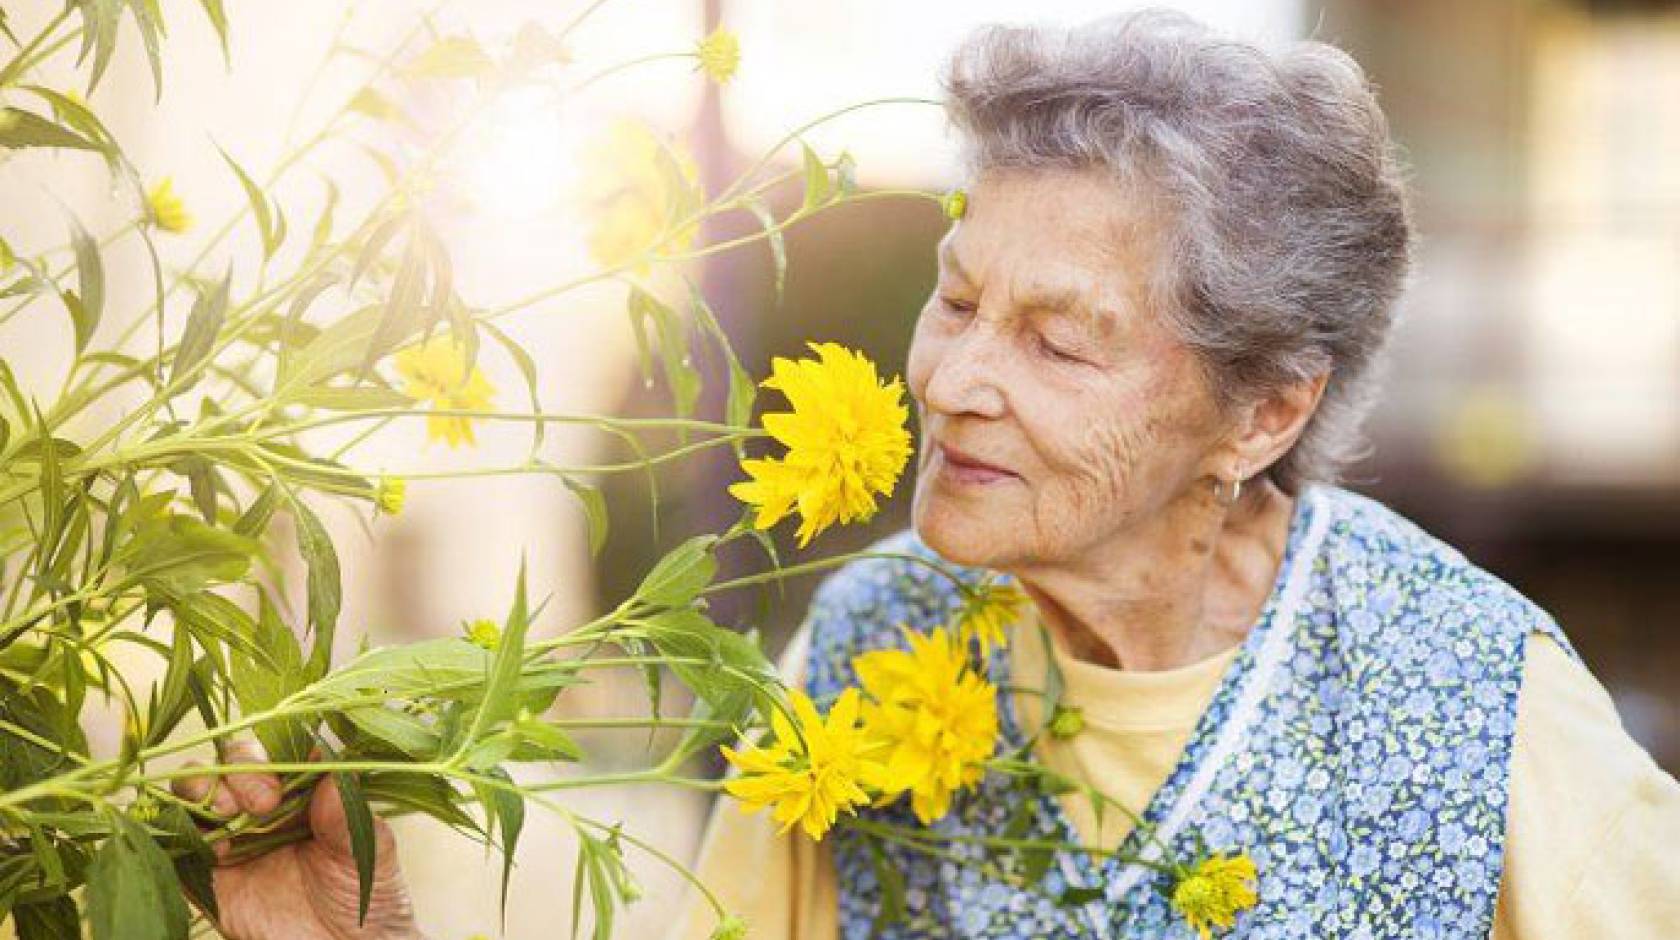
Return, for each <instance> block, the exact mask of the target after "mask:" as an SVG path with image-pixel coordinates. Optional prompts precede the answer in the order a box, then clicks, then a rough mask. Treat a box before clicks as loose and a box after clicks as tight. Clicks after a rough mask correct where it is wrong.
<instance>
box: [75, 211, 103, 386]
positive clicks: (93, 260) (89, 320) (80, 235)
mask: <svg viewBox="0 0 1680 940" xmlns="http://www.w3.org/2000/svg"><path fill="white" fill-rule="evenodd" d="M70 241H71V244H72V245H74V246H75V249H76V277H77V281H78V282H79V283H80V284H81V292H80V293H79V294H78V295H77V299H78V301H79V302H78V304H77V305H76V307H75V308H72V310H71V312H70V313H71V318H72V320H73V321H74V323H75V327H76V353H77V354H78V355H80V354H81V352H82V350H84V349H86V348H87V344H88V340H89V339H91V338H92V337H93V331H94V330H96V329H98V328H99V318H100V316H101V315H102V314H103V313H104V312H105V265H104V262H103V261H102V260H101V259H100V257H99V244H98V243H97V242H95V241H94V240H93V236H92V235H89V234H88V232H87V229H85V228H83V227H82V223H81V222H80V221H74V222H73V226H72V229H71V234H70Z"/></svg>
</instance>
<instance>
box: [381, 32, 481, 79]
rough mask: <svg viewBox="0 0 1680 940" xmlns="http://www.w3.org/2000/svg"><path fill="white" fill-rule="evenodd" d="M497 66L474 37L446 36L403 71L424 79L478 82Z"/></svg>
mask: <svg viewBox="0 0 1680 940" xmlns="http://www.w3.org/2000/svg"><path fill="white" fill-rule="evenodd" d="M494 68H495V63H494V62H492V61H491V59H490V56H489V55H488V54H486V53H485V51H484V47H482V46H480V45H479V44H478V40H476V39H473V38H472V37H471V36H447V37H444V38H443V39H439V40H438V41H437V42H436V43H435V44H433V45H432V47H431V48H429V49H427V50H426V51H425V52H422V53H421V54H420V55H419V56H417V57H415V59H414V61H413V62H410V63H409V64H408V66H407V67H406V68H404V69H403V71H404V72H405V73H406V74H409V75H413V76H416V77H421V78H477V77H479V76H482V75H487V74H489V73H490V72H491V70H493V69H494Z"/></svg>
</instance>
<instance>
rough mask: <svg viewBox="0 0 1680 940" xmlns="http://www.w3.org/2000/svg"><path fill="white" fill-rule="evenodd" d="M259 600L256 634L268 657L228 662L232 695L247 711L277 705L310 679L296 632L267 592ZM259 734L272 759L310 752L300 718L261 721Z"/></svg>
mask: <svg viewBox="0 0 1680 940" xmlns="http://www.w3.org/2000/svg"><path fill="white" fill-rule="evenodd" d="M260 603H261V610H260V612H259V613H258V616H257V621H256V634H255V636H254V637H253V639H254V640H255V641H256V643H257V645H258V647H260V648H261V649H262V650H263V651H264V652H266V653H267V654H268V658H269V661H268V662H266V663H259V662H257V661H254V660H252V659H250V658H248V657H244V656H233V657H230V661H229V663H228V678H229V680H230V681H231V682H232V685H233V691H234V695H235V696H237V697H238V699H239V708H240V711H241V712H243V713H245V714H247V715H251V714H255V713H257V712H260V711H265V710H267V709H270V708H273V707H274V706H275V705H278V704H280V702H281V701H282V700H283V699H285V698H286V697H287V696H288V695H291V694H292V693H293V692H296V691H298V690H299V689H301V688H303V687H304V685H305V684H306V683H305V681H304V675H303V653H302V651H301V650H300V649H299V648H298V641H297V636H296V635H294V634H293V633H292V630H291V628H290V627H288V626H286V625H285V624H284V623H282V622H281V621H280V615H279V612H278V611H276V610H275V609H274V605H273V604H272V603H270V602H269V599H268V594H267V592H263V593H262V595H261V602H260ZM256 734H257V739H258V740H259V741H261V742H262V744H263V748H264V749H266V750H267V751H268V756H269V758H270V759H271V760H273V761H276V762H278V763H294V762H297V761H301V760H304V759H306V758H307V757H308V756H309V748H310V744H311V739H310V736H309V730H308V729H307V728H305V727H304V725H303V723H302V722H301V721H299V720H298V719H295V718H281V719H276V720H271V721H265V722H262V723H261V724H259V725H257V727H256Z"/></svg>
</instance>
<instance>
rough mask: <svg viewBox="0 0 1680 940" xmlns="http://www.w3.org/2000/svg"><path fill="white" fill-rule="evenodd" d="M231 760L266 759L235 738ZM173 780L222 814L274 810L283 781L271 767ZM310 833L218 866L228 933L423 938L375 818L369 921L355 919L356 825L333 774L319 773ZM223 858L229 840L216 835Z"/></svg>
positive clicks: (253, 939) (269, 939) (383, 827)
mask: <svg viewBox="0 0 1680 940" xmlns="http://www.w3.org/2000/svg"><path fill="white" fill-rule="evenodd" d="M224 760H225V761H226V762H227V763H230V764H244V763H254V762H263V761H265V760H266V758H265V757H264V756H263V753H262V746H261V745H260V744H257V743H256V742H254V741H242V742H238V743H235V744H233V745H230V746H229V747H228V750H227V752H226V754H225V755H224ZM216 779H217V778H213V777H210V776H199V777H186V778H181V779H179V780H176V781H175V783H174V785H173V789H174V791H175V793H176V794H177V795H179V796H181V797H184V798H186V799H189V800H195V801H197V800H203V799H205V797H206V795H210V799H211V803H210V805H211V806H212V807H213V808H214V809H215V811H216V812H217V813H220V814H222V815H226V816H233V815H236V814H238V813H241V812H247V813H252V814H259V815H260V814H262V813H268V812H271V811H273V810H274V808H275V807H276V806H278V805H279V802H280V780H279V778H278V777H276V776H275V775H273V774H257V773H246V774H230V775H227V776H224V777H221V778H219V779H220V780H221V781H222V782H221V783H220V784H217V783H216ZM308 824H309V828H310V838H307V839H304V840H303V841H300V842H294V843H291V844H290V845H286V846H282V847H280V848H278V849H275V850H273V851H271V852H268V853H266V854H264V855H261V856H258V857H257V858H253V859H251V860H249V861H245V862H242V863H239V864H226V863H225V862H224V863H221V864H218V865H217V866H216V868H215V869H214V879H215V888H216V905H217V907H218V908H220V911H221V921H220V922H219V923H218V925H217V926H218V928H219V929H220V931H221V933H222V935H223V936H226V937H228V938H230V940H423V937H424V935H423V934H422V933H421V932H420V930H419V928H417V927H416V926H415V923H414V915H413V910H412V907H411V905H410V903H409V897H408V889H407V887H406V886H405V885H404V884H403V878H402V871H401V870H400V868H399V866H398V863H397V844H396V839H395V838H394V837H393V836H392V834H391V827H390V826H389V825H388V824H387V823H386V822H385V821H384V820H382V819H379V818H377V817H375V819H374V846H375V864H374V881H373V884H374V887H373V894H372V897H371V899H370V901H369V904H368V914H367V919H366V921H364V922H363V923H362V925H361V926H359V927H358V926H357V923H356V897H357V895H356V884H357V883H356V863H355V859H354V858H353V857H352V856H351V854H350V830H349V828H348V826H346V824H345V821H344V804H343V802H342V801H340V799H339V796H338V788H337V786H336V785H334V783H333V781H332V778H331V777H322V778H321V780H320V782H319V783H317V784H316V785H315V789H314V792H313V793H312V794H311V795H310V801H309V815H308ZM215 848H216V850H217V851H216V855H217V858H218V859H222V858H224V857H225V856H226V854H227V852H226V850H227V843H226V842H217V843H215Z"/></svg>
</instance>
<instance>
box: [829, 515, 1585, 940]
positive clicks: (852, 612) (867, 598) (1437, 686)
mask: <svg viewBox="0 0 1680 940" xmlns="http://www.w3.org/2000/svg"><path fill="white" fill-rule="evenodd" d="M876 549H877V550H879V551H883V552H896V553H912V554H917V555H920V556H923V557H928V558H935V557H936V556H935V555H934V554H933V553H932V551H931V550H930V549H928V548H927V547H926V546H925V545H923V544H922V543H921V542H920V540H919V539H917V538H916V537H915V535H914V533H912V532H909V531H905V532H900V533H898V534H896V535H893V536H891V537H889V538H887V539H885V540H883V541H882V542H881V543H879V544H878V545H877V546H876ZM957 570H958V571H959V573H960V574H961V575H962V576H963V577H964V578H965V580H966V579H970V578H972V579H974V580H975V581H978V580H979V579H980V578H981V577H983V576H985V575H986V574H987V572H985V571H983V570H980V569H974V568H958V569H957ZM959 605H960V597H959V595H958V593H957V591H956V589H955V588H954V587H953V586H952V585H951V584H950V583H949V581H947V580H946V579H945V577H944V576H943V575H941V574H939V573H937V572H935V571H933V570H932V569H931V568H929V567H928V566H926V565H920V564H917V563H914V562H911V561H908V560H904V559H882V558H869V559H862V560H859V561H855V562H852V563H851V564H848V565H847V566H845V567H844V568H842V569H841V570H840V571H838V572H836V573H835V574H833V575H831V576H830V577H829V578H828V579H827V580H826V581H825V582H824V583H823V584H822V585H821V586H820V587H819V589H818V591H817V594H816V596H815V598H814V600H813V602H812V607H811V611H810V615H809V616H810V618H811V620H812V623H811V628H812V629H811V634H812V642H811V648H810V653H809V660H808V662H807V666H806V689H807V690H808V691H809V692H810V693H811V694H812V695H813V697H816V698H818V699H823V698H825V697H827V698H831V697H833V696H835V695H837V694H839V692H840V691H841V690H842V689H844V688H846V687H847V686H849V685H853V684H856V681H857V679H856V677H855V676H854V675H852V673H851V666H850V663H851V660H852V658H853V657H854V656H856V655H858V654H859V653H862V652H865V651H867V650H871V649H882V648H887V647H895V646H900V645H901V644H902V643H903V639H902V637H901V635H900V633H899V631H898V625H899V624H901V623H903V624H908V625H909V626H910V627H911V628H912V629H915V630H922V631H926V630H931V629H933V628H934V627H936V626H939V625H941V624H943V623H946V622H948V621H949V620H950V619H951V617H952V616H953V615H954V614H955V612H956V611H957V609H958V607H959ZM1534 631H1542V632H1544V633H1547V634H1549V635H1551V636H1552V637H1553V638H1554V639H1556V640H1557V641H1558V642H1559V643H1560V644H1562V645H1563V647H1564V649H1565V650H1567V651H1569V652H1570V654H1571V655H1574V652H1573V649H1572V648H1571V647H1570V646H1569V644H1568V642H1567V640H1566V639H1565V638H1564V636H1563V634H1562V632H1561V630H1560V629H1559V628H1558V626H1557V624H1556V623H1555V622H1554V621H1553V619H1552V618H1551V617H1550V616H1549V615H1548V614H1547V613H1546V612H1545V611H1544V610H1542V609H1541V608H1539V607H1538V606H1537V605H1535V604H1534V603H1533V602H1531V601H1529V600H1528V599H1526V598H1524V597H1523V596H1522V595H1521V594H1519V593H1518V592H1517V591H1516V590H1515V589H1513V588H1512V587H1510V586H1509V585H1507V584H1505V583H1504V582H1503V581H1501V580H1499V579H1498V578H1497V577H1495V576H1493V575H1492V574H1490V573H1488V572H1486V571H1484V570H1482V569H1480V568H1478V567H1476V566H1475V565H1474V564H1472V563H1471V562H1469V561H1468V560H1467V559H1466V558H1465V557H1464V556H1463V555H1462V554H1461V553H1460V552H1458V551H1457V550H1456V549H1453V548H1452V547H1451V546H1448V545H1446V544H1445V543H1443V542H1441V541H1440V540H1438V539H1436V538H1435V537H1433V536H1431V535H1429V534H1428V533H1427V532H1425V531H1423V530H1422V529H1421V528H1419V527H1418V526H1416V525H1415V524H1414V523H1412V522H1411V521H1410V520H1407V519H1406V518H1404V517H1403V516H1400V515H1399V514H1397V513H1395V512H1393V511H1392V510H1390V509H1388V508H1387V507H1385V506H1383V505H1382V504H1380V503H1377V502H1376V501H1374V500H1371V499H1369V498H1367V497H1364V496H1361V495H1358V494H1356V493H1353V492H1351V491H1349V490H1345V489H1342V488H1340V487H1336V486H1330V485H1325V484H1314V485H1310V486H1308V487H1307V488H1305V489H1303V490H1302V492H1301V495H1300V497H1299V498H1298V499H1297V501H1296V507H1295V513H1294V517H1293V518H1292V519H1291V521H1290V531H1289V537H1288V542H1287V544H1286V548H1285V553H1284V558H1283V562H1282V564H1281V565H1280V567H1279V571H1278V574H1277V579H1276V582H1275V584H1274V585H1273V589H1272V592H1271V594H1270V595H1269V597H1268V598H1267V601H1266V604H1265V607H1264V609H1263V610H1262V612H1261V615H1260V618H1259V620H1258V621H1257V623H1256V625H1255V627H1254V629H1253V630H1252V631H1251V632H1250V634H1249V636H1248V637H1247V638H1246V639H1245V641H1244V643H1243V646H1242V648H1241V649H1240V650H1239V651H1238V653H1237V656H1236V658H1235V659H1234V660H1233V662H1232V663H1231V665H1230V667H1229V668H1228V670H1227V672H1226V674H1225V676H1224V678H1223V679H1222V680H1221V683H1220V685H1219V687H1218V689H1217V690H1216V691H1215V693H1214V695H1213V698H1212V700H1211V702H1210V704H1209V705H1208V708H1207V710H1206V711H1205V712H1204V714H1203V715H1202V717H1201V719H1200V721H1199V723H1198V725H1197V728H1196V730H1195V731H1194V732H1193V733H1192V734H1191V737H1190V740H1189V743H1188V744H1187V745H1186V747H1185V751H1184V754H1183V755H1182V757H1181V758H1180V761H1179V763H1178V765H1177V767H1176V768H1175V769H1174V770H1173V771H1172V773H1171V774H1170V775H1169V776H1168V778H1167V781H1166V783H1165V784H1164V785H1163V786H1162V788H1161V789H1160V791H1158V792H1157V793H1156V794H1155V796H1154V798H1153V799H1152V800H1151V801H1150V803H1149V805H1148V806H1146V807H1139V808H1138V809H1139V810H1140V811H1141V814H1142V815H1143V817H1144V819H1145V820H1146V821H1147V822H1148V823H1149V824H1150V825H1149V826H1148V827H1147V829H1149V830H1153V831H1154V833H1155V839H1156V840H1158V843H1159V844H1166V845H1169V846H1171V847H1172V851H1173V854H1174V855H1176V856H1178V857H1180V858H1189V857H1193V856H1194V855H1195V854H1196V853H1197V850H1198V848H1200V847H1206V848H1208V849H1211V850H1215V851H1221V850H1226V851H1239V850H1241V851H1247V852H1248V854H1249V855H1250V856H1251V857H1252V858H1253V859H1254V861H1255V863H1256V864H1257V866H1258V868H1259V875H1260V881H1259V894H1260V901H1259V904H1258V905H1257V906H1256V907H1255V908H1253V909H1251V910H1249V911H1246V912H1244V913H1243V914H1242V915H1241V916H1240V917H1239V918H1238V920H1237V923H1236V926H1235V927H1234V928H1233V929H1232V930H1231V931H1229V932H1228V933H1227V934H1226V935H1227V936H1230V937H1240V938H1285V937H1288V938H1295V937H1305V936H1335V937H1345V938H1350V940H1377V938H1399V937H1406V938H1447V937H1485V936H1486V935H1487V934H1488V931H1489V929H1490V927H1491V925H1492V922H1493V913H1494V901H1495V896H1496V893H1497V890H1498V886H1499V880H1500V873H1501V869H1502V861H1503V858H1502V853H1503V845H1504V834H1505V833H1504V825H1505V804H1506V798H1507V773H1508V769H1509V763H1510V753H1511V741H1512V735H1513V733H1514V731H1515V725H1516V699H1517V691H1518V688H1519V687H1520V685H1521V679H1522V666H1523V644H1524V642H1525V641H1526V639H1527V637H1528V635H1529V634H1530V633H1532V632H1534ZM988 664H989V670H990V674H991V676H990V677H991V679H992V681H993V682H994V683H995V684H996V685H997V687H998V689H999V692H998V695H999V703H998V705H999V715H1000V720H1001V728H1000V736H1001V738H1002V747H1004V748H1009V747H1016V746H1019V745H1020V744H1022V743H1023V742H1024V741H1025V740H1026V739H1027V738H1028V737H1029V736H1030V733H1031V731H1032V730H1033V729H1023V728H1022V727H1021V726H1020V722H1019V718H1018V716H1017V715H1016V713H1015V710H1014V708H1013V704H1012V699H1013V696H1012V695H1011V693H1010V692H1009V691H1008V689H1009V686H1010V684H1011V681H1012V680H1011V677H1010V676H1009V674H1008V673H1009V660H1008V654H1007V651H1006V650H994V651H993V652H992V653H991V655H990V658H989V660H988ZM1042 680H1043V677H1042V676H1021V677H1018V678H1017V679H1015V680H1014V681H1016V682H1018V683H1019V684H1021V685H1026V686H1032V687H1037V686H1039V685H1041V684H1042ZM861 812H862V813H863V814H864V815H865V816H870V815H877V814H878V815H880V816H881V817H883V818H888V819H891V820H892V821H893V822H895V823H900V824H905V825H915V824H916V823H915V818H914V816H913V815H911V813H910V810H909V808H908V807H907V806H906V805H904V803H902V802H900V803H899V804H895V805H894V806H892V807H888V808H886V809H880V810H863V811H861ZM935 829H936V830H938V831H940V832H944V833H947V834H950V835H956V836H959V837H962V836H982V837H985V836H991V837H996V836H1000V835H1003V834H1005V833H1006V832H1007V833H1010V834H1012V835H1015V836H1016V837H1018V838H1028V839H1045V840H1054V841H1058V842H1064V843H1068V844H1076V843H1077V842H1078V841H1079V839H1078V836H1077V834H1076V832H1075V830H1074V829H1073V826H1072V824H1071V822H1070V821H1069V820H1068V817H1067V815H1066V813H1065V812H1064V811H1063V810H1062V807H1061V804H1060V803H1059V802H1057V798H1056V797H1054V796H1051V795H1046V794H1041V793H1038V792H1036V791H1032V790H1023V789H1022V788H1021V787H1020V786H1019V785H1018V784H1015V783H1012V782H1011V781H1009V780H1006V779H1003V778H1001V777H1000V776H999V775H996V774H993V775H991V776H989V777H988V778H987V779H986V780H985V781H984V782H983V783H982V784H981V785H980V787H979V788H978V789H977V790H975V791H972V792H968V793H965V794H962V795H960V796H959V797H958V798H957V801H956V803H955V805H954V806H953V809H952V811H951V813H950V814H948V815H947V816H946V817H945V818H943V819H941V820H940V821H939V822H938V823H936V824H935ZM830 839H831V840H832V845H831V847H832V851H833V852H834V859H835V865H836V869H837V872H838V875H839V883H840V928H841V935H842V936H843V937H845V938H847V940H852V938H863V937H868V936H871V935H872V933H873V931H874V927H875V921H876V917H877V913H878V910H879V906H880V897H881V889H880V886H879V885H878V883H877V879H876V866H877V865H888V866H891V867H892V868H893V869H896V870H897V871H899V872H901V873H902V875H903V879H904V888H905V895H904V900H905V908H906V909H907V913H908V917H907V919H906V920H902V921H899V922H897V923H894V924H890V925H886V926H885V927H884V928H883V929H881V930H880V931H879V932H878V933H873V935H876V936H884V937H891V938H922V937H928V938H932V937H953V936H955V937H972V938H1016V937H1020V938H1026V937H1047V936H1054V937H1073V936H1078V937H1096V938H1130V937H1150V938H1156V937H1166V938H1189V937H1192V936H1194V931H1192V930H1191V929H1190V927H1189V926H1188V925H1186V924H1184V923H1183V922H1182V921H1180V920H1177V919H1176V918H1175V917H1174V915H1173V913H1172V911H1171V909H1170V907H1169V904H1168V901H1167V891H1168V890H1169V889H1170V883H1169V879H1168V876H1166V875H1161V874H1157V873H1155V872H1154V871H1152V870H1151V869H1149V868H1147V867H1145V866H1142V865H1136V864H1125V863H1121V862H1119V861H1117V860H1114V859H1106V860H1105V859H1104V858H1103V857H1101V856H1094V855H1088V854H1085V853H1072V852H1068V853H1058V854H1057V856H1056V858H1055V861H1054V863H1053V864H1051V865H1050V866H1049V867H1048V869H1047V870H1046V871H1044V872H1043V874H1042V876H1041V877H1040V878H1039V880H1038V881H1037V882H1036V883H1034V884H1032V885H1031V886H1030V887H1026V888H1024V887H1019V886H1016V885H1013V884H1011V883H1010V881H1009V880H1007V879H1005V878H1003V877H999V876H998V872H997V871H996V868H995V865H996V862H995V860H994V862H993V863H992V864H993V865H994V867H993V869H992V870H986V869H985V868H984V866H981V865H977V864H958V863H957V861H956V859H965V860H967V861H969V862H974V863H979V862H982V861H985V860H986V857H987V854H988V853H987V852H986V850H985V849H983V848H982V847H981V846H978V845H976V844H974V843H972V842H963V841H956V842H952V843H949V845H948V849H949V854H948V856H947V857H946V858H932V857H930V856H928V855H926V854H924V853H920V852H914V851H911V850H908V849H903V848H899V847H895V846H891V845H887V846H880V847H872V846H870V845H868V844H866V843H865V842H864V841H863V839H862V838H861V837H860V836H859V835H858V833H856V832H854V831H851V830H848V829H845V828H844V827H842V828H841V829H838V830H836V831H835V832H834V833H833V834H832V835H831V836H830ZM1159 844H1157V843H1156V842H1154V841H1152V840H1151V838H1149V833H1148V832H1146V829H1145V828H1144V827H1139V828H1134V829H1133V831H1132V832H1131V833H1130V834H1129V835H1128V836H1127V837H1126V840H1125V841H1124V842H1123V843H1122V846H1121V848H1122V849H1123V850H1124V851H1125V852H1131V853H1142V854H1143V856H1144V857H1145V858H1149V857H1151V856H1152V855H1158V854H1159ZM1109 848H1112V847H1109ZM878 853H879V855H878ZM1004 864H1005V865H1008V864H1009V863H1008V862H1005V863H1004ZM1014 873H1015V874H1017V875H1018V874H1020V871H1019V870H1018V869H1017V870H1014ZM1035 874H1036V873H1035ZM1070 888H1072V889H1075V891H1074V894H1073V896H1071V897H1070V896H1069V895H1068V894H1066V892H1067V890H1068V889H1070Z"/></svg>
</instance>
